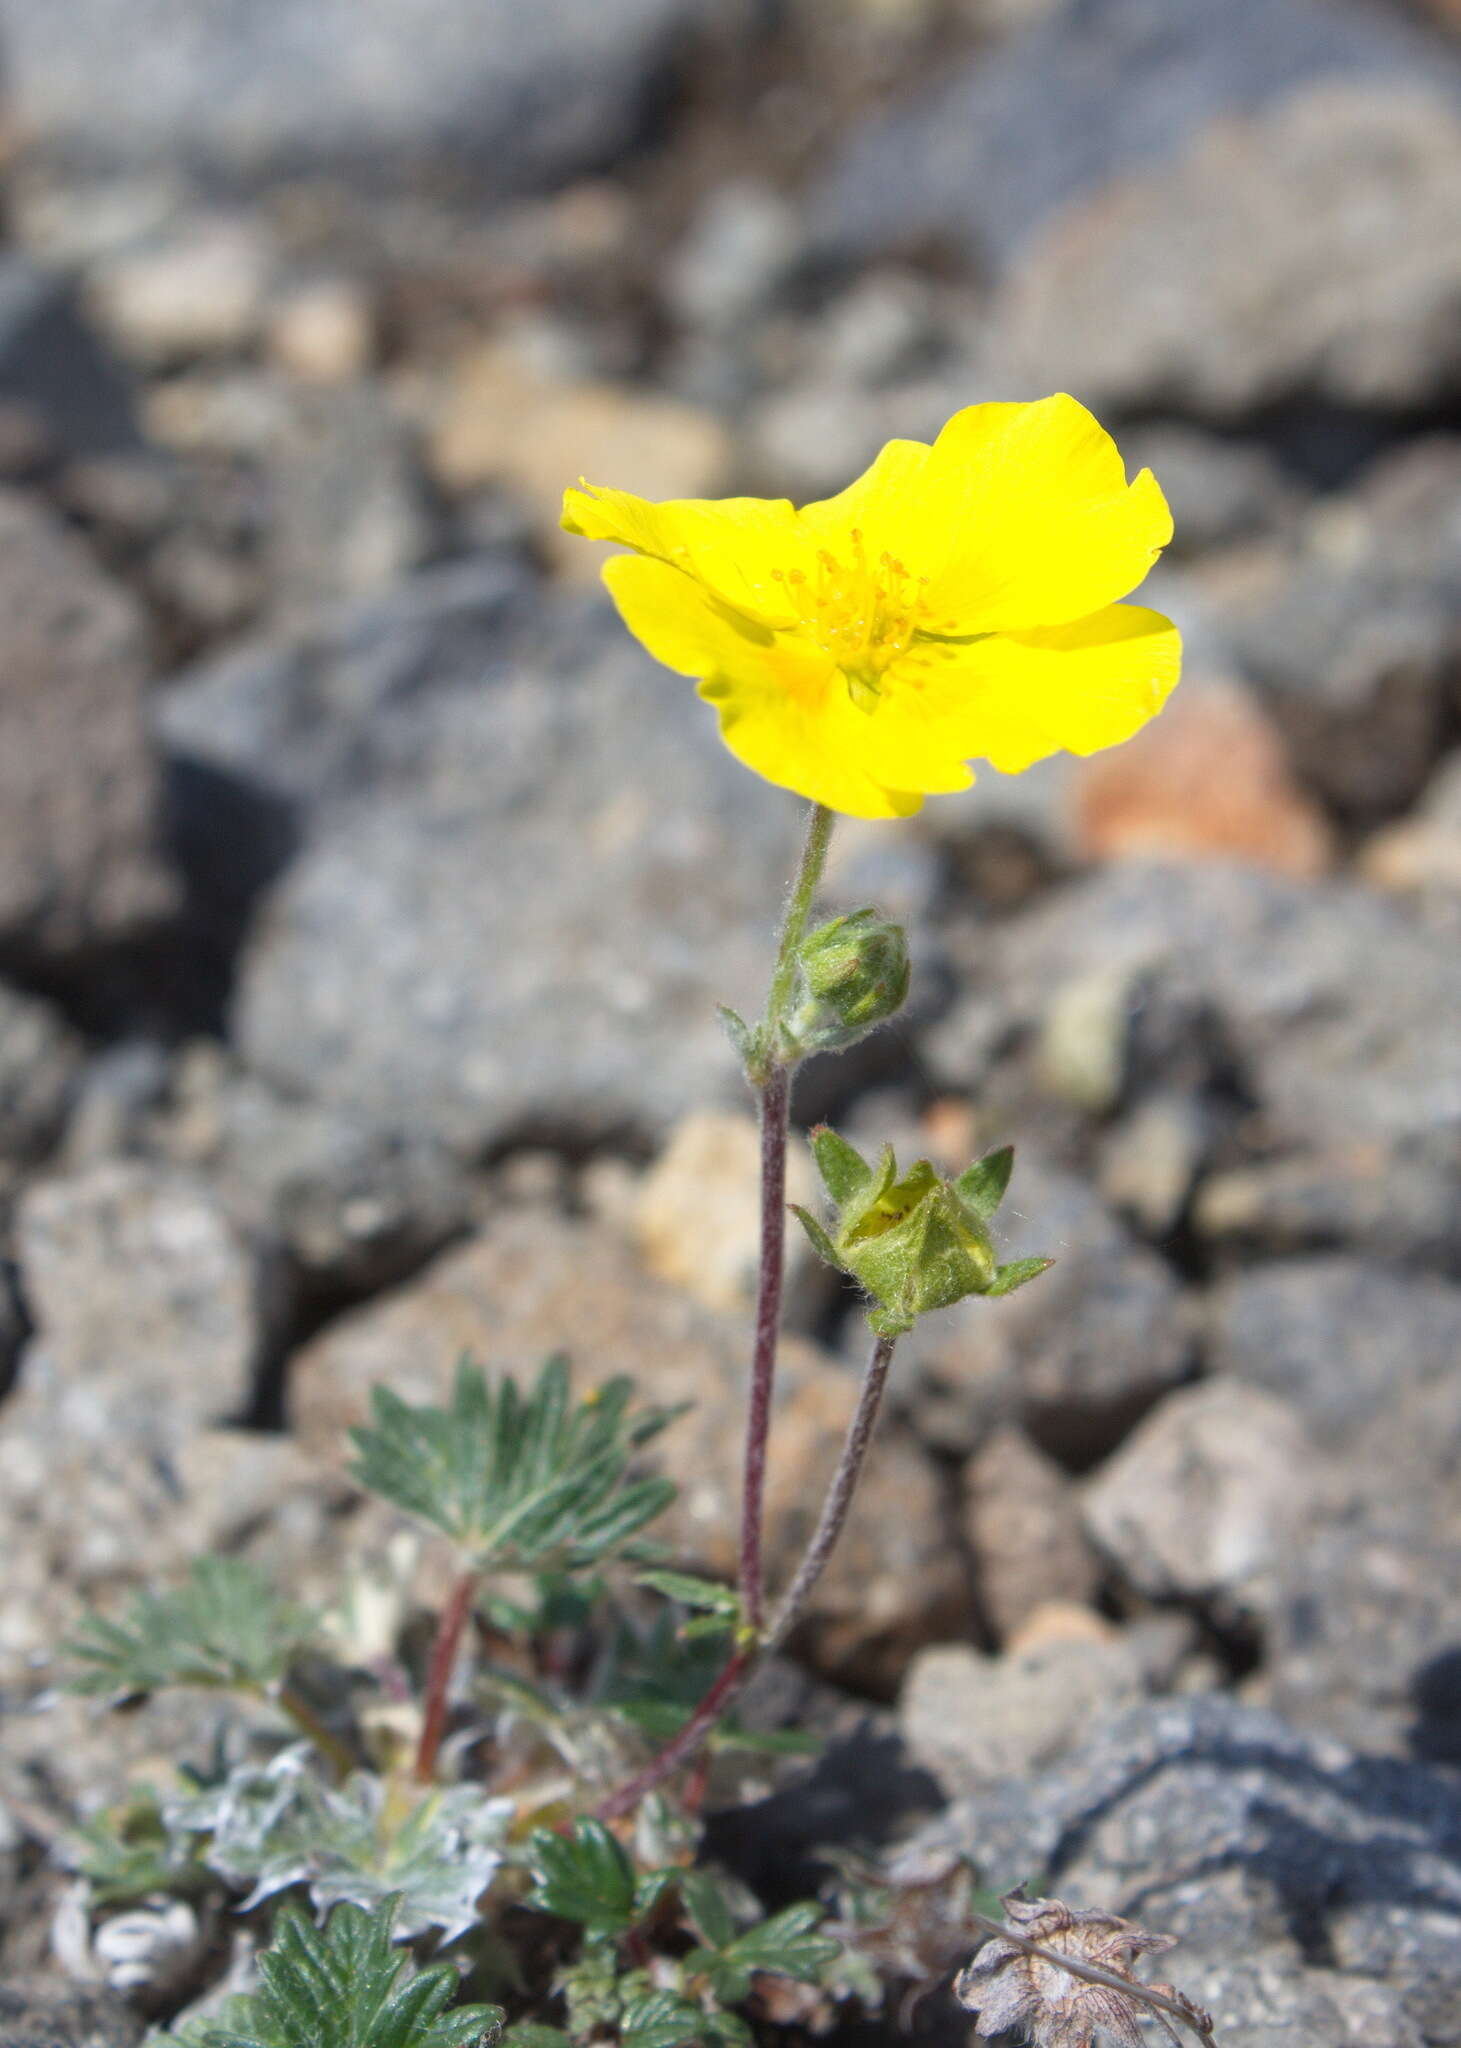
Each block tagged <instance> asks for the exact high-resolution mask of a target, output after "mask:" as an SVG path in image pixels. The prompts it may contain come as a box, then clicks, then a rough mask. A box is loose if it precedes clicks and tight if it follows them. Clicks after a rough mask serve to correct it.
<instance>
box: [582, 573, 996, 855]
mask: <svg viewBox="0 0 1461 2048" xmlns="http://www.w3.org/2000/svg"><path fill="white" fill-rule="evenodd" d="M604 581H605V583H606V584H607V585H608V587H609V591H610V593H611V595H612V597H613V599H614V603H615V604H616V605H617V606H618V609H619V616H620V617H621V618H622V619H623V621H624V623H625V625H626V626H627V627H628V628H629V630H630V632H631V633H633V634H634V636H635V637H636V639H638V640H639V641H641V642H642V643H643V645H644V646H645V647H647V648H648V650H649V652H650V653H651V654H652V655H653V656H654V657H655V659H656V660H657V661H662V662H663V663H664V664H665V666H666V667H667V668H672V669H675V670H677V671H678V672H679V673H680V674H681V675H688V676H696V677H699V678H702V681H701V687H700V694H701V696H702V697H704V698H705V700H706V702H707V703H710V704H713V705H714V706H715V708H716V710H717V712H718V713H719V717H720V732H721V738H722V739H723V740H724V741H725V743H726V745H727V746H728V747H729V748H730V750H731V752H732V753H733V754H734V755H735V756H736V758H737V759H738V760H740V761H744V762H745V764H746V766H747V767H748V768H753V769H754V770H755V771H756V773H757V774H758V775H762V776H764V777H765V778H766V780H767V781H768V782H774V783H776V784H777V785H778V786H779V787H780V788H783V789H794V790H796V791H797V793H798V794H799V795H801V796H804V797H809V798H810V799H811V800H812V801H813V802H815V803H823V804H827V805H828V806H830V808H831V809H833V810H834V811H844V812H846V813H847V814H848V815H849V816H851V817H857V818H896V817H906V816H907V815H908V814H909V813H910V812H912V811H916V810H917V809H918V807H919V803H920V801H921V799H920V798H919V797H918V796H917V795H913V794H910V793H908V792H903V791H897V790H889V789H886V788H884V787H883V785H882V784H881V783H880V782H879V781H878V779H877V778H876V776H875V775H874V774H872V773H870V772H869V771H868V768H867V766H866V765H864V764H863V763H862V762H860V761H859V760H858V759H857V757H856V754H855V753H849V752H848V751H847V747H848V742H849V738H850V739H851V740H852V741H855V742H857V743H858V744H860V745H862V746H864V747H865V745H866V735H865V732H864V731H863V727H865V726H866V723H867V720H866V718H865V717H864V716H863V714H862V713H861V712H858V711H855V710H854V709H853V707H852V704H851V701H850V699H849V698H848V695H847V686H846V684H845V683H844V682H843V680H842V678H841V676H840V675H839V674H838V673H837V671H836V670H835V669H834V668H833V667H832V665H831V663H830V662H829V661H828V660H827V659H826V657H825V656H821V655H816V654H812V653H810V652H809V651H808V650H807V648H806V647H805V645H804V644H802V643H800V642H798V641H795V640H789V639H786V638H783V637H782V636H780V635H778V634H776V633H773V632H771V631H770V630H769V629H768V628H766V627H765V626H762V625H759V624H758V623H757V622H756V621H755V620H752V619H746V618H743V617H742V616H740V615H739V614H738V613H736V612H733V611H732V610H730V608H729V607H728V606H726V605H723V604H720V603H719V602H718V601H717V600H716V599H715V598H714V597H712V596H710V595H709V594H708V593H707V592H706V591H705V590H703V589H702V588H701V587H700V585H698V584H697V583H696V582H695V581H694V580H693V578H691V577H689V576H686V575H683V574H681V572H680V571H679V570H678V569H672V568H670V567H669V566H668V564H666V563H664V562H653V561H648V560H646V559H644V558H643V557H641V556H637V555H616V556H615V557H614V559H613V560H612V561H608V562H605V564H604ZM966 780H967V776H966ZM957 786H958V787H960V788H962V787H964V784H963V783H960V784H958V785H957Z"/></svg>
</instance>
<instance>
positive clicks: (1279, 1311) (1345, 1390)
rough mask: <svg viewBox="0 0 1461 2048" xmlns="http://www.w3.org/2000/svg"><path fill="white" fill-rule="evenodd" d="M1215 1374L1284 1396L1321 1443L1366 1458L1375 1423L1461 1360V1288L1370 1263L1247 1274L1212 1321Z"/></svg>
mask: <svg viewBox="0 0 1461 2048" xmlns="http://www.w3.org/2000/svg"><path fill="white" fill-rule="evenodd" d="M1206 1351H1207V1358H1208V1362H1209V1364H1210V1366H1211V1368H1212V1369H1213V1370H1214V1371H1216V1372H1219V1373H1226V1374H1231V1375H1232V1376H1234V1377H1235V1378H1238V1379H1243V1380H1246V1381H1248V1382H1250V1383H1251V1384H1253V1385H1255V1386H1260V1387H1265V1388H1267V1389H1268V1390H1269V1391H1270V1392H1271V1393H1274V1394H1279V1395H1281V1396H1282V1397H1283V1399H1284V1400H1285V1401H1287V1402H1290V1403H1292V1405H1293V1406H1294V1407H1295V1408H1296V1409H1297V1410H1298V1411H1299V1413H1300V1414H1301V1415H1302V1416H1303V1417H1304V1420H1305V1422H1306V1423H1307V1425H1308V1427H1309V1430H1310V1432H1311V1433H1312V1434H1313V1436H1314V1437H1315V1439H1316V1441H1318V1442H1320V1443H1322V1444H1326V1445H1330V1446H1340V1445H1349V1446H1352V1447H1353V1448H1354V1450H1355V1451H1357V1452H1358V1453H1359V1454H1360V1455H1361V1456H1363V1454H1364V1451H1365V1446H1366V1443H1367V1441H1368V1440H1369V1438H1370V1432H1371V1425H1372V1424H1373V1423H1374V1422H1375V1420H1376V1418H1377V1417H1379V1416H1381V1415H1383V1414H1384V1413H1385V1412H1386V1411H1387V1410H1388V1409H1390V1408H1392V1407H1393V1405H1394V1404H1395V1402H1396V1401H1397V1400H1398V1399H1400V1398H1403V1396H1404V1395H1405V1393H1406V1392H1407V1390H1408V1389H1410V1388H1411V1387H1414V1386H1417V1385H1423V1384H1425V1383H1426V1382H1428V1381H1436V1380H1440V1379H1442V1378H1443V1377H1444V1376H1445V1375H1447V1374H1448V1373H1452V1372H1454V1371H1455V1369H1456V1365H1457V1361H1458V1360H1461V1287H1456V1286H1452V1285H1450V1284H1449V1283H1448V1282H1446V1281H1444V1280H1441V1279H1438V1278H1436V1277H1435V1276H1434V1275H1431V1274H1425V1273H1403V1272H1399V1271H1397V1270H1395V1269H1394V1268H1391V1267H1386V1266H1381V1265H1378V1264H1375V1263H1372V1262H1370V1261H1367V1260H1364V1259H1355V1258H1344V1257H1329V1258H1315V1259H1287V1260H1282V1261H1280V1262H1278V1263H1276V1264H1274V1265H1271V1266H1265V1267H1260V1268H1259V1269H1258V1270H1257V1271H1256V1272H1252V1273H1242V1274H1236V1275H1234V1276H1233V1277H1232V1278H1230V1279H1228V1280H1225V1281H1223V1282H1222V1283H1221V1284H1220V1285H1219V1286H1218V1287H1217V1288H1216V1289H1215V1290H1214V1292H1213V1296H1212V1299H1211V1302H1210V1304H1209V1310H1208V1323H1207V1340H1206Z"/></svg>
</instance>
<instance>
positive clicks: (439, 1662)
mask: <svg viewBox="0 0 1461 2048" xmlns="http://www.w3.org/2000/svg"><path fill="white" fill-rule="evenodd" d="M477 1579H478V1574H477V1573H476V1572H474V1571H466V1572H461V1573H459V1574H458V1577H457V1579H456V1582H455V1584H454V1585H453V1587H452V1589H451V1592H450V1594H449V1595H448V1597H447V1603H446V1605H445V1607H443V1609H442V1610H441V1614H440V1616H439V1618H438V1620H437V1624H436V1639H435V1641H434V1642H433V1643H432V1645H431V1656H430V1659H429V1661H428V1663H427V1667H426V1700H425V1713H424V1716H423V1719H422V1723H421V1741H420V1744H419V1745H418V1747H417V1750H416V1782H417V1783H418V1784H419V1785H430V1784H431V1783H432V1782H433V1781H434V1779H435V1777H436V1760H437V1757H438V1756H439V1755H440V1753H441V1743H442V1737H443V1736H444V1735H445V1734H446V1717H447V1695H448V1693H449V1691H450V1688H451V1678H452V1673H453V1671H455V1670H456V1666H457V1657H458V1655H459V1653H460V1651H461V1647H462V1636H463V1635H464V1633H465V1632H466V1627H467V1623H468V1621H469V1620H470V1619H471V1613H472V1602H473V1600H474V1599H475V1598H476V1595H477Z"/></svg>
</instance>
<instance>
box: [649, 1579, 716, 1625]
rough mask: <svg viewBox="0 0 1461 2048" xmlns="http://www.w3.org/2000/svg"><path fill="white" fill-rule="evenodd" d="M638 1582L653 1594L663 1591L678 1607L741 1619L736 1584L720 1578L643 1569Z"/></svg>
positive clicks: (667, 1598)
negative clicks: (730, 1583) (731, 1584)
mask: <svg viewBox="0 0 1461 2048" xmlns="http://www.w3.org/2000/svg"><path fill="white" fill-rule="evenodd" d="M637 1583H638V1584H639V1585H641V1586H647V1587H648V1588H649V1590H650V1592H652V1593H663V1594H664V1596H665V1598H666V1600H673V1601H674V1602H675V1603H676V1605H677V1606H679V1607H690V1608H694V1609H697V1610H699V1611H702V1612H704V1613H707V1614H713V1615H718V1616H720V1617H721V1618H722V1619H724V1620H725V1621H727V1622H732V1623H734V1622H736V1621H739V1620H740V1615H741V1601H740V1595H739V1594H738V1593H737V1591H736V1589H735V1587H734V1586H727V1585H723V1584H722V1583H721V1581H720V1580H719V1579H698V1578H696V1577H695V1576H694V1575H693V1574H692V1573H690V1572H662V1571H654V1572H641V1573H640V1574H639V1578H638V1581H637Z"/></svg>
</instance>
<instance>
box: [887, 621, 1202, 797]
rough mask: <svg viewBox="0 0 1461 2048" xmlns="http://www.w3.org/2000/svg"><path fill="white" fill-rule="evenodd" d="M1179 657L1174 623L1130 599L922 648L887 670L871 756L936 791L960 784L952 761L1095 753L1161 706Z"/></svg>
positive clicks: (1019, 761) (896, 775)
mask: <svg viewBox="0 0 1461 2048" xmlns="http://www.w3.org/2000/svg"><path fill="white" fill-rule="evenodd" d="M1180 662H1181V641H1180V638H1179V636H1178V633H1177V630H1176V628H1175V627H1174V626H1173V625H1172V624H1171V623H1170V621H1168V620H1167V619H1164V618H1163V617H1162V616H1161V614H1160V613H1159V612H1151V611H1147V610H1145V609H1143V607H1141V606H1140V605H1127V604H1121V605H1110V606H1108V607H1107V609H1106V610H1105V611H1101V612H1097V613H1095V614H1094V615H1093V616H1092V617H1091V618H1088V619H1080V620H1077V621H1076V623H1075V624H1074V625H1070V626H1055V627H1051V628H1048V629H1046V630H1044V631H1042V632H1038V633H1017V634H1014V633H1012V634H996V635H993V636H991V637H990V638H989V639H988V640H981V641H979V642H978V643H977V644H976V645H975V646H972V647H954V646H943V647H935V646H927V645H925V646H922V647H918V648H915V650H914V651H913V652H912V653H911V654H909V655H908V656H906V657H905V659H904V660H903V661H901V662H899V663H897V664H896V665H895V666H894V667H893V668H891V669H890V670H889V671H888V673H887V675H886V676H885V677H884V678H883V681H882V684H881V687H880V694H879V697H878V701H877V703H876V706H875V707H874V709H873V711H872V712H871V714H869V715H868V716H867V718H866V724H867V727H868V737H867V743H866V744H867V748H868V750H869V751H868V756H867V758H869V759H870V760H874V761H876V763H877V771H876V772H877V773H878V774H879V775H880V776H886V777H887V779H888V780H889V781H890V782H896V783H899V784H900V785H903V786H906V787H908V788H912V789H926V790H933V789H937V788H949V787H962V786H963V785H962V784H958V783H952V782H949V781H946V780H942V779H940V778H942V777H946V776H948V775H949V774H950V772H951V764H953V763H959V762H964V761H968V760H983V761H988V762H990V763H991V764H992V765H993V766H994V767H996V768H999V769H1002V770H1004V771H1006V772H1007V773H1011V774H1014V773H1018V771H1019V770H1021V769H1024V768H1028V767H1029V766H1030V765H1031V764H1032V763H1033V762H1035V761H1040V760H1043V759H1044V758H1045V756H1046V755H1047V754H1054V753H1058V752H1060V751H1061V750H1062V749H1065V750H1067V751H1069V752H1071V753H1074V754H1093V753H1096V752H1098V751H1099V750H1100V749H1101V748H1103V747H1113V746H1116V745H1117V744H1118V743H1119V742H1120V741H1122V740H1125V739H1129V738H1130V737H1131V735H1132V734H1133V733H1134V732H1136V731H1137V730H1138V729H1139V728H1140V727H1141V726H1143V725H1145V724H1146V722H1147V720H1148V719H1149V718H1152V717H1154V716H1155V715H1156V713H1157V712H1158V711H1160V709H1161V707H1162V705H1163V703H1164V702H1165V701H1166V699H1167V696H1168V695H1169V694H1170V692H1171V690H1172V688H1173V686H1174V684H1175V683H1176V681H1177V673H1178V668H1179V666H1180Z"/></svg>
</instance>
